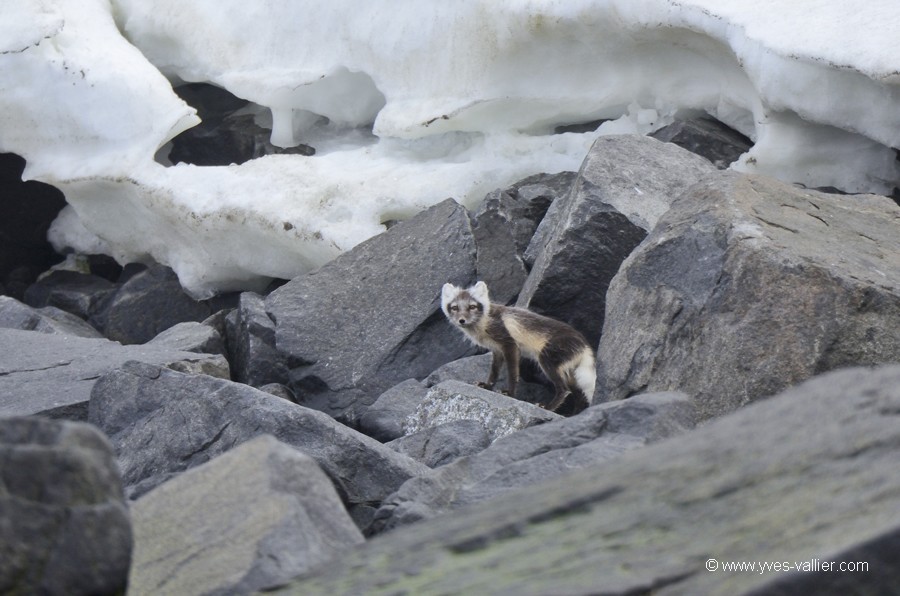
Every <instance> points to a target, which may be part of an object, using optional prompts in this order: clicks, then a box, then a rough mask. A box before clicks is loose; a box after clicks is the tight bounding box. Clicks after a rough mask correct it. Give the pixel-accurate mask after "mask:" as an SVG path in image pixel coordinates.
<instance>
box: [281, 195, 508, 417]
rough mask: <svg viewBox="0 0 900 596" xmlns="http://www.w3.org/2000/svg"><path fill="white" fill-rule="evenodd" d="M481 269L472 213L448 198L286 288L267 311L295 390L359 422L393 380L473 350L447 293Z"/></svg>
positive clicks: (312, 404)
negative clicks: (444, 297)
mask: <svg viewBox="0 0 900 596" xmlns="http://www.w3.org/2000/svg"><path fill="white" fill-rule="evenodd" d="M513 257H514V255H510V258H513ZM476 275H477V270H476V246H475V239H474V237H473V233H472V226H471V222H470V219H469V215H468V213H467V212H466V210H465V209H464V208H463V207H461V206H460V205H458V204H457V203H455V202H454V201H452V200H447V201H444V202H442V203H440V204H438V205H436V206H434V207H432V208H430V209H428V210H427V211H424V212H423V213H420V214H419V215H417V216H416V217H414V218H412V219H411V220H408V221H404V222H401V223H399V224H397V225H395V226H393V227H391V229H390V230H388V231H387V232H385V233H383V234H380V235H378V236H376V237H374V238H371V239H369V240H367V241H366V242H363V243H361V244H360V245H358V246H357V247H355V248H354V249H352V250H350V251H348V252H346V253H344V254H343V255H341V256H340V257H338V258H336V259H335V260H333V261H331V262H330V263H328V264H326V265H324V266H323V267H322V268H321V269H318V270H317V271H314V272H312V273H309V274H308V275H304V276H301V277H298V278H296V279H294V280H292V281H291V282H289V283H288V284H286V285H284V286H282V287H281V288H278V289H277V290H275V291H274V292H272V293H271V294H270V295H269V296H268V297H267V299H266V309H267V311H268V312H269V314H270V315H271V316H272V318H273V319H274V320H275V339H276V346H277V348H278V350H279V351H280V352H282V353H284V354H285V355H286V356H287V357H288V358H289V359H290V362H291V365H292V370H291V382H290V386H291V388H292V389H293V390H294V392H295V393H296V394H297V396H298V398H300V399H301V400H302V401H303V403H307V404H308V405H310V407H314V408H316V409H320V410H322V411H324V412H326V413H328V414H331V415H334V416H338V417H341V418H342V419H343V420H346V421H347V422H349V423H351V424H355V422H356V419H357V418H358V416H359V415H360V414H361V413H362V411H363V409H364V408H365V407H368V406H369V405H371V404H372V403H373V402H374V401H375V399H376V398H377V397H378V396H379V395H380V394H381V393H383V392H384V391H386V390H387V389H389V388H390V387H392V386H393V385H395V384H397V383H399V382H400V381H403V380H405V379H408V378H411V377H416V378H421V377H424V376H426V375H427V374H429V373H430V372H431V371H433V370H434V369H435V368H437V367H438V366H440V365H441V364H444V363H445V362H449V361H451V360H455V359H457V358H459V357H461V356H464V355H467V354H470V353H472V346H471V344H469V343H468V342H467V341H466V340H465V339H464V338H463V337H462V334H461V333H459V332H458V331H456V330H455V329H453V328H452V326H450V325H448V324H447V321H446V320H445V317H444V315H443V313H442V312H441V310H440V292H441V286H443V284H444V283H446V282H452V283H457V284H466V283H469V282H472V281H474V278H475V276H476Z"/></svg>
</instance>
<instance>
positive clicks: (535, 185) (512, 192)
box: [472, 172, 575, 304]
mask: <svg viewBox="0 0 900 596" xmlns="http://www.w3.org/2000/svg"><path fill="white" fill-rule="evenodd" d="M574 178H575V173H574V172H562V173H560V174H537V175H535V176H530V177H528V178H526V179H524V180H521V181H519V182H517V183H516V184H514V185H513V186H511V187H509V188H507V189H505V190H499V189H498V190H495V191H493V192H491V193H488V195H487V196H486V197H485V199H484V201H483V202H482V204H481V207H480V208H479V209H478V211H477V212H476V214H475V218H474V219H475V223H474V225H473V226H472V231H473V233H474V235H475V243H476V245H477V246H478V274H479V276H480V277H481V278H482V279H485V280H489V283H490V286H491V295H492V297H493V299H494V300H495V301H496V302H499V303H501V304H508V303H509V302H510V301H512V300H514V299H515V297H516V296H517V295H518V294H519V291H520V290H521V289H522V284H523V283H524V282H525V277H526V276H527V274H528V271H527V268H526V265H525V262H524V260H523V256H524V253H525V249H526V248H527V247H528V244H529V243H530V242H531V238H532V236H533V235H534V232H535V229H537V226H538V224H539V223H540V222H541V220H542V219H543V218H544V214H545V213H546V212H547V209H548V208H549V206H550V204H551V203H552V202H553V201H554V200H556V199H557V197H560V196H562V195H565V194H567V193H568V192H569V188H570V187H571V185H572V181H573V180H574Z"/></svg>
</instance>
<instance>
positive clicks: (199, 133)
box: [169, 83, 316, 166]
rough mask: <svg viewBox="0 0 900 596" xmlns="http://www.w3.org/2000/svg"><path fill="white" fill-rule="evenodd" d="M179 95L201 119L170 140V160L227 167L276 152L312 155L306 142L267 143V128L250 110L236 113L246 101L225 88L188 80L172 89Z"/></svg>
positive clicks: (310, 148)
mask: <svg viewBox="0 0 900 596" xmlns="http://www.w3.org/2000/svg"><path fill="white" fill-rule="evenodd" d="M175 91H176V92H177V93H178V94H179V96H180V97H181V98H182V99H184V100H185V101H186V102H187V103H188V104H190V105H191V106H192V107H194V108H196V109H197V114H198V115H199V116H200V118H201V119H202V122H200V124H198V125H197V126H194V127H193V128H189V129H188V130H186V131H184V132H182V133H181V134H180V135H178V136H177V137H175V138H174V139H172V149H171V151H170V152H169V159H170V160H171V161H172V163H179V162H184V163H190V164H195V165H198V166H227V165H230V164H242V163H244V162H246V161H248V160H251V159H255V158H257V157H262V156H264V155H272V154H278V153H290V154H297V155H314V154H315V152H316V151H315V149H313V148H312V147H310V146H309V145H299V146H297V147H291V148H289V149H282V148H281V147H276V146H275V145H272V143H270V142H269V137H270V136H271V134H272V131H271V130H270V129H266V128H263V127H262V126H260V125H258V124H256V122H255V121H254V116H253V114H252V113H243V114H242V113H239V112H238V110H241V109H242V108H245V107H247V106H248V105H249V102H247V101H246V100H242V99H240V98H238V97H235V96H234V95H232V94H231V93H229V92H228V91H226V90H225V89H222V88H221V87H216V86H214V85H208V84H205V83H190V84H188V85H181V86H179V87H177V88H176V89H175Z"/></svg>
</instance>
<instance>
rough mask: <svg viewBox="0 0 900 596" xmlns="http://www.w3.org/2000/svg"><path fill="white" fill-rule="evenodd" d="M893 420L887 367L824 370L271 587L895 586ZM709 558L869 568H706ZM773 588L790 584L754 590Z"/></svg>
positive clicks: (799, 589)
mask: <svg viewBox="0 0 900 596" xmlns="http://www.w3.org/2000/svg"><path fill="white" fill-rule="evenodd" d="M898 416H900V367H898V366H892V367H887V368H883V369H881V370H874V371H873V370H871V369H855V370H847V371H841V372H837V373H832V374H829V375H826V376H824V377H822V378H821V379H816V380H813V381H810V382H809V383H806V384H804V385H802V386H800V387H797V388H795V389H791V390H790V391H788V392H785V393H784V394H782V395H780V396H777V397H773V398H772V399H769V400H766V401H763V402H760V403H756V404H753V405H751V406H748V407H747V408H745V409H743V410H741V411H739V412H736V413H734V414H732V415H730V416H727V417H724V418H721V419H718V420H715V421H713V422H711V423H710V424H708V425H705V426H703V427H700V428H698V429H696V430H694V431H693V432H689V433H686V434H684V435H681V436H679V437H676V438H674V439H671V440H667V441H663V442H660V443H657V444H655V445H650V446H648V447H645V448H643V449H639V450H637V451H634V452H632V453H629V454H626V455H625V456H623V457H621V458H618V459H616V460H613V461H610V462H606V463H603V464H600V465H595V466H591V467H589V468H587V469H584V470H580V471H578V472H575V473H573V474H571V475H568V476H565V477H564V478H556V479H554V480H553V481H550V482H547V483H545V484H542V485H540V486H535V487H532V488H530V489H527V490H522V491H515V492H510V493H508V494H507V495H505V497H504V498H503V499H499V500H496V501H492V502H489V503H484V504H481V505H478V506H475V507H473V508H470V509H467V510H466V511H460V512H458V513H457V514H455V515H448V516H442V517H440V518H437V519H433V520H429V521H427V522H423V523H421V524H417V525H416V526H415V527H412V528H404V529H400V530H398V531H396V532H392V533H390V534H387V535H385V536H382V537H380V538H379V539H378V540H373V541H370V542H369V543H367V544H365V545H363V546H362V547H360V548H358V549H357V550H354V551H353V552H351V553H349V554H348V555H346V556H344V557H341V558H340V559H338V560H336V561H334V562H333V563H329V564H326V566H324V567H323V568H321V569H319V570H317V571H316V572H314V573H313V574H312V575H311V576H307V577H305V578H303V579H298V580H297V581H295V582H294V583H292V584H290V585H289V586H286V587H284V588H282V589H281V590H278V591H276V592H273V593H275V594H329V593H339V592H342V593H348V594H368V593H383V594H390V593H398V592H401V591H406V592H407V593H410V594H423V593H433V594H441V593H447V594H449V593H453V594H491V593H492V594H497V593H503V594H522V595H537V594H597V593H600V594H621V595H625V594H643V593H653V594H661V595H669V594H673V595H674V594H735V595H739V594H769V593H794V594H834V595H837V594H852V593H857V594H875V593H885V590H886V589H890V588H889V587H892V586H897V585H900V570H898V567H897V565H896V545H897V542H898V540H900V477H898V475H897V472H896V470H897V461H898V460H900V424H898V421H900V418H898ZM570 420H571V419H570ZM535 430H536V429H535ZM441 469H442V470H443V469H446V468H441ZM879 546H881V547H883V548H882V549H881V550H879V548H878V547H879ZM713 558H714V559H716V560H717V561H719V562H720V565H721V562H727V561H788V562H790V563H791V564H794V563H795V562H801V563H802V562H804V561H805V562H809V561H811V560H813V559H816V558H818V559H819V560H829V561H838V562H839V561H845V562H846V561H868V562H869V564H870V565H869V571H868V572H863V573H846V572H845V573H840V572H836V573H827V574H821V573H817V572H812V573H804V572H799V573H798V572H793V573H789V574H785V573H766V574H760V573H758V572H754V573H747V572H745V573H740V572H728V571H723V570H722V569H721V566H720V568H719V570H716V571H708V570H707V568H706V564H707V561H709V560H710V559H713ZM410 570H415V573H410ZM781 582H792V583H793V585H791V586H789V587H790V588H793V589H794V591H793V592H770V591H769V590H770V589H773V588H776V587H778V588H783V586H773V584H778V583H781ZM829 586H836V587H834V588H829Z"/></svg>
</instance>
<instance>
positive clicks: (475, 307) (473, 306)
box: [469, 304, 478, 310]
mask: <svg viewBox="0 0 900 596" xmlns="http://www.w3.org/2000/svg"><path fill="white" fill-rule="evenodd" d="M469 310H478V306H477V305H475V304H470V305H469Z"/></svg>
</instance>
